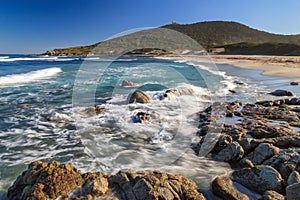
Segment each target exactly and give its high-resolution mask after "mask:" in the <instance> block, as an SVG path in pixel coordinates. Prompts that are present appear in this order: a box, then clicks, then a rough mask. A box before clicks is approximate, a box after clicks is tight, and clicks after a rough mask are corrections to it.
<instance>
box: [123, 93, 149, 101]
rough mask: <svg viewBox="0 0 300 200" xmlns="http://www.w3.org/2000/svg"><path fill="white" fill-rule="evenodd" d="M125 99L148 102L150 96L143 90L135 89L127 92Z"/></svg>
mask: <svg viewBox="0 0 300 200" xmlns="http://www.w3.org/2000/svg"><path fill="white" fill-rule="evenodd" d="M127 101H128V103H149V102H150V101H151V98H150V97H149V96H148V95H147V94H145V93H144V92H142V91H140V90H136V91H134V92H133V93H132V94H129V96H128V98H127Z"/></svg>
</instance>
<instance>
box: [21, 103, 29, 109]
mask: <svg viewBox="0 0 300 200" xmlns="http://www.w3.org/2000/svg"><path fill="white" fill-rule="evenodd" d="M18 107H19V108H22V109H28V108H31V107H32V106H31V105H29V104H20V105H19V106H18Z"/></svg>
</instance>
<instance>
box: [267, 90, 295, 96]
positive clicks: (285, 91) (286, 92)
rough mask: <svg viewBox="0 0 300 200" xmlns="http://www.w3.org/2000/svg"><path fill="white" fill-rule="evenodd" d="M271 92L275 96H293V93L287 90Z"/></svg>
mask: <svg viewBox="0 0 300 200" xmlns="http://www.w3.org/2000/svg"><path fill="white" fill-rule="evenodd" d="M269 94H271V95H273V96H293V93H292V92H290V91H287V90H275V91H273V92H270V93H269Z"/></svg>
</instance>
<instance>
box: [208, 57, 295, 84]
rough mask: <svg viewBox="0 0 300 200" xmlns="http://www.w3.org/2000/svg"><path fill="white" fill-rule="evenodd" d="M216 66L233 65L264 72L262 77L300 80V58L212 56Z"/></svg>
mask: <svg viewBox="0 0 300 200" xmlns="http://www.w3.org/2000/svg"><path fill="white" fill-rule="evenodd" d="M211 59H212V61H213V62H215V63H216V64H231V65H234V66H236V67H239V68H244V69H252V70H262V71H263V73H262V75H266V76H279V77H285V78H293V79H294V78H299V80H298V81H300V57H299V56H262V55H254V56H252V55H248V56H245V55H211Z"/></svg>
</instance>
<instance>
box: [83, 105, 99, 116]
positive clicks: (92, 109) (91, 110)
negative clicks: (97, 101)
mask: <svg viewBox="0 0 300 200" xmlns="http://www.w3.org/2000/svg"><path fill="white" fill-rule="evenodd" d="M103 110H104V108H101V107H100V106H98V105H94V106H91V107H89V108H87V109H85V110H84V111H83V114H84V115H88V116H92V115H98V114H100V113H101V112H102V111H103Z"/></svg>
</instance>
